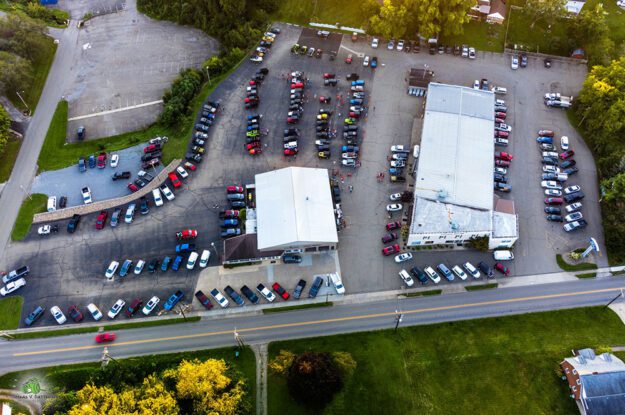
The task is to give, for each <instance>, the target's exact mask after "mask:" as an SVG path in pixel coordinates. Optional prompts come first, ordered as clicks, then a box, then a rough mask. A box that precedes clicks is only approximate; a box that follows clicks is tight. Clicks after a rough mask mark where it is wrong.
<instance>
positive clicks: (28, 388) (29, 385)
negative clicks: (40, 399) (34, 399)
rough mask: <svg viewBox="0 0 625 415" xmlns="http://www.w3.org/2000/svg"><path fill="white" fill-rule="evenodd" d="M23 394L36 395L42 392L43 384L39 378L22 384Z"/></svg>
mask: <svg viewBox="0 0 625 415" xmlns="http://www.w3.org/2000/svg"><path fill="white" fill-rule="evenodd" d="M22 392H24V393H28V394H33V395H36V394H38V393H39V392H41V383H40V382H39V379H37V378H30V379H28V380H27V381H26V382H24V383H23V384H22Z"/></svg>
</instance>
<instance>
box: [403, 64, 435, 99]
mask: <svg viewBox="0 0 625 415" xmlns="http://www.w3.org/2000/svg"><path fill="white" fill-rule="evenodd" d="M433 78H434V71H432V70H429V69H425V68H423V69H418V68H411V69H410V74H409V75H408V95H418V96H421V95H424V94H423V93H418V92H419V91H421V92H425V90H427V88H428V85H429V84H430V82H431V81H432V79H433Z"/></svg>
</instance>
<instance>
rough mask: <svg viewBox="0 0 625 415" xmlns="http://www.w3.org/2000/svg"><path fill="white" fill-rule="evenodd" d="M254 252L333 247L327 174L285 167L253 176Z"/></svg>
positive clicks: (334, 231) (325, 172) (336, 237)
mask: <svg viewBox="0 0 625 415" xmlns="http://www.w3.org/2000/svg"><path fill="white" fill-rule="evenodd" d="M256 223H257V232H258V249H260V250H264V249H272V248H296V247H305V246H315V245H322V244H324V243H325V244H328V243H337V242H338V235H337V232H336V221H335V218H334V205H333V202H332V195H331V193H330V180H329V177H328V170H326V169H312V168H304V167H288V168H285V169H280V170H273V171H270V172H267V173H262V174H257V175H256Z"/></svg>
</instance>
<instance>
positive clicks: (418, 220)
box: [410, 197, 492, 234]
mask: <svg viewBox="0 0 625 415" xmlns="http://www.w3.org/2000/svg"><path fill="white" fill-rule="evenodd" d="M491 229H492V220H491V212H489V211H484V210H479V209H471V208H467V207H462V206H458V205H453V204H450V203H441V202H433V201H431V200H428V199H425V198H420V197H417V198H416V199H415V205H414V209H413V216H412V224H411V226H410V233H411V234H421V233H457V232H489V231H490V230H491Z"/></svg>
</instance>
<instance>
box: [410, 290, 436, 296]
mask: <svg viewBox="0 0 625 415" xmlns="http://www.w3.org/2000/svg"><path fill="white" fill-rule="evenodd" d="M442 293H443V290H427V291H415V292H412V293H406V294H404V297H427V296H430V295H441V294H442Z"/></svg>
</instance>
